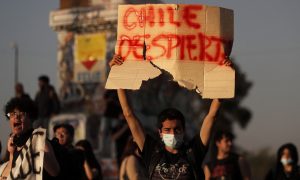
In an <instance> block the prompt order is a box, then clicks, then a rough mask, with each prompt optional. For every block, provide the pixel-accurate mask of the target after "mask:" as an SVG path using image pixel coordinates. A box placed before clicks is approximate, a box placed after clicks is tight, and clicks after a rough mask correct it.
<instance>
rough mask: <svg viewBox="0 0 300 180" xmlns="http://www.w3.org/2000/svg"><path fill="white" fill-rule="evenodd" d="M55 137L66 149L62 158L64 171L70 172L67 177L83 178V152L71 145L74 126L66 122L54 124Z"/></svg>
mask: <svg viewBox="0 0 300 180" xmlns="http://www.w3.org/2000/svg"><path fill="white" fill-rule="evenodd" d="M53 132H54V136H55V138H57V139H58V143H59V144H60V145H61V146H62V147H63V148H64V149H63V150H61V151H64V150H66V151H67V152H66V153H65V157H63V158H64V167H63V168H64V169H65V171H66V172H71V173H72V174H69V178H71V177H72V178H71V179H83V178H84V173H85V172H84V168H83V167H84V154H83V152H82V151H81V150H78V149H76V148H75V147H74V146H73V140H74V127H73V126H72V125H70V124H67V123H62V124H56V125H55V126H54V127H53ZM71 175H72V176H71Z"/></svg>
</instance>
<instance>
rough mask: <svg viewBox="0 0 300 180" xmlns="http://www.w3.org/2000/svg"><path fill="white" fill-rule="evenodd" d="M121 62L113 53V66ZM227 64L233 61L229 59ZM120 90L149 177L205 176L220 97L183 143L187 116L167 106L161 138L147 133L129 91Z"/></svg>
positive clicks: (161, 116) (160, 126) (159, 126)
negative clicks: (208, 146) (209, 145)
mask: <svg viewBox="0 0 300 180" xmlns="http://www.w3.org/2000/svg"><path fill="white" fill-rule="evenodd" d="M122 64H123V59H122V57H121V56H119V55H114V57H113V59H112V61H110V63H109V65H110V67H112V66H114V65H122ZM224 64H225V65H230V64H231V63H230V62H229V61H226V62H225V63H224ZM117 92H118V97H119V101H120V104H121V107H122V110H123V114H124V117H125V119H126V121H127V123H128V126H129V128H130V130H131V133H132V135H133V138H134V140H135V142H136V143H137V145H138V147H139V149H140V150H141V151H142V154H141V155H142V158H143V160H144V162H145V166H146V168H147V170H148V176H149V179H204V173H203V170H202V168H201V164H202V162H203V159H204V156H205V154H206V151H207V145H208V140H209V137H210V133H211V129H212V126H213V124H214V121H215V119H216V115H217V112H218V110H219V107H220V105H221V103H220V101H219V100H218V99H213V100H212V101H211V105H210V109H209V112H208V113H207V115H206V116H205V118H204V120H203V124H202V126H201V129H200V132H199V133H197V135H195V137H194V138H193V139H192V140H191V141H189V142H188V143H187V144H184V136H185V118H184V116H183V114H182V113H181V112H180V111H178V110H177V109H174V108H168V109H165V110H163V111H162V112H161V113H160V114H159V115H158V121H157V129H158V134H159V137H160V138H161V139H155V138H153V137H151V136H149V135H146V134H145V132H144V129H143V127H142V125H141V122H140V120H139V119H138V118H137V117H136V116H135V114H134V112H133V110H132V108H131V105H130V103H129V102H128V98H127V95H126V91H125V90H122V89H118V91H117ZM161 142H163V143H161Z"/></svg>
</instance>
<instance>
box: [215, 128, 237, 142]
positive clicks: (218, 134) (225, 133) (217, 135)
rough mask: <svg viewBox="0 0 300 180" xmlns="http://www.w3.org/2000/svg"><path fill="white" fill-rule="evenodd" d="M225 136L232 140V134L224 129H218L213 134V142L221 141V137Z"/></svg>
mask: <svg viewBox="0 0 300 180" xmlns="http://www.w3.org/2000/svg"><path fill="white" fill-rule="evenodd" d="M224 137H225V138H227V139H229V140H233V139H234V135H233V134H232V133H231V132H229V131H226V130H218V131H217V132H216V133H215V135H214V142H215V143H216V142H219V141H221V140H222V139H223V138H224Z"/></svg>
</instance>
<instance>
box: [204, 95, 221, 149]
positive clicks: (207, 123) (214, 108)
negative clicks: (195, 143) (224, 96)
mask: <svg viewBox="0 0 300 180" xmlns="http://www.w3.org/2000/svg"><path fill="white" fill-rule="evenodd" d="M220 105H221V103H220V101H219V99H213V100H212V102H211V104H210V108H209V111H208V113H207V115H206V116H205V118H204V120H203V124H202V126H201V130H200V138H201V140H202V142H203V144H204V145H205V146H207V144H208V140H209V137H210V134H211V129H212V127H213V124H214V122H215V119H216V115H217V112H218V110H219V107H220Z"/></svg>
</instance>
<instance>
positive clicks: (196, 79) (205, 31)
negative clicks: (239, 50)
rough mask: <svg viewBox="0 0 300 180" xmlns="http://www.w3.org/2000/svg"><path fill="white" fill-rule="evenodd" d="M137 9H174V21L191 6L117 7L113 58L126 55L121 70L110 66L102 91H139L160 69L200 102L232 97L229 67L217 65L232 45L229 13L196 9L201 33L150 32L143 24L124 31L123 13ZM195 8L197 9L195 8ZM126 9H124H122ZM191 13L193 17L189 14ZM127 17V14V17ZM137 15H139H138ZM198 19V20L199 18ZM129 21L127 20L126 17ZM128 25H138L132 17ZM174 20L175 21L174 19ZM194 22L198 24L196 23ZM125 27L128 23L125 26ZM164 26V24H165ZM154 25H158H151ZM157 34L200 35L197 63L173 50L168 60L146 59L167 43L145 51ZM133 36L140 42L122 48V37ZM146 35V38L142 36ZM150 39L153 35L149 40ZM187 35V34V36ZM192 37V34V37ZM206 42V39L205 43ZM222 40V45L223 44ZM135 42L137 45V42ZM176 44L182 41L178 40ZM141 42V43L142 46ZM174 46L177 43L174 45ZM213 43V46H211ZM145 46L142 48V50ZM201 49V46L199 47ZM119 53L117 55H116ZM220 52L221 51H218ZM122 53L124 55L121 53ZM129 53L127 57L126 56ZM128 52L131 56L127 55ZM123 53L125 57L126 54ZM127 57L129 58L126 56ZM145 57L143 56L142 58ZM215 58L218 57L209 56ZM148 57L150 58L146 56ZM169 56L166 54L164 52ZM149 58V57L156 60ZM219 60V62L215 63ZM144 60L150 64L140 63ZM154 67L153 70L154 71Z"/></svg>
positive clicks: (231, 78) (129, 43)
mask: <svg viewBox="0 0 300 180" xmlns="http://www.w3.org/2000/svg"><path fill="white" fill-rule="evenodd" d="M137 6H139V7H138V8H137V9H140V8H141V7H154V9H153V11H155V8H167V6H171V7H175V6H176V8H174V11H176V10H177V12H178V13H177V14H176V16H175V17H176V18H178V19H180V17H179V16H178V15H180V13H182V12H179V11H180V10H182V9H184V8H186V7H189V6H191V5H180V4H178V5H177V4H176V5H175V4H163V5H159V6H158V5H157V4H156V5H151V4H146V5H120V6H119V12H118V13H119V15H118V17H119V22H118V37H117V39H118V41H117V44H116V48H115V51H116V53H117V54H120V55H121V56H122V55H124V54H125V55H126V57H124V56H122V57H124V58H125V61H124V63H123V65H122V66H114V67H113V68H112V69H111V71H110V73H109V76H108V79H107V82H106V87H105V88H107V89H118V88H122V89H133V90H137V89H139V88H140V87H141V85H142V83H143V81H147V80H149V79H153V78H156V77H158V76H159V75H160V74H161V73H162V72H161V70H159V69H163V70H165V71H167V72H169V73H170V74H171V75H172V76H173V81H176V82H177V83H178V84H179V85H180V86H182V87H185V88H187V89H189V90H197V92H198V93H199V94H200V95H201V96H202V97H203V98H232V97H234V89H235V88H234V86H235V84H234V81H235V72H234V70H233V69H231V68H230V67H226V66H220V64H219V62H220V61H221V60H224V57H225V56H222V52H223V53H224V54H226V55H227V56H229V54H230V52H231V49H232V42H233V11H232V10H228V9H224V8H219V7H213V6H206V5H200V6H201V7H203V10H205V12H204V13H203V11H202V12H199V14H200V15H199V17H196V19H198V20H199V22H201V28H202V29H201V30H199V31H198V30H195V29H192V28H190V30H188V29H187V28H186V27H185V28H183V29H180V27H176V31H175V30H172V28H170V26H169V25H168V26H166V29H164V27H161V28H159V31H158V30H155V29H151V27H149V25H148V26H147V24H148V23H147V22H145V26H144V27H143V28H140V27H138V26H137V27H138V28H137V29H134V28H133V29H130V30H129V29H128V27H127V29H126V28H125V27H124V24H125V23H124V22H125V21H123V20H124V14H125V13H124V12H127V13H128V12H129V11H128V9H130V8H132V9H134V8H135V7H137ZM197 6H199V5H197ZM126 8H127V9H126ZM156 10H157V9H156ZM193 13H195V12H194V11H193ZM136 14H137V13H136ZM127 15H128V14H127ZM140 15H141V14H140ZM200 16H201V17H200ZM128 17H129V16H128ZM130 18H131V19H130V23H139V22H138V19H136V21H134V16H130ZM164 18H165V17H164ZM175 20H176V19H175ZM194 20H195V19H191V20H190V21H189V20H186V21H187V22H191V23H192V22H193V21H194ZM197 22H198V21H197ZM127 23H128V22H127ZM165 23H167V22H165ZM154 25H158V24H154ZM160 31H162V32H164V33H168V32H170V33H172V34H174V32H176V33H177V34H178V35H182V37H184V36H185V34H184V33H194V34H195V33H198V32H200V33H201V35H203V39H202V40H203V41H204V42H199V43H198V44H196V45H195V46H197V48H196V50H195V51H194V54H200V53H202V56H201V58H200V59H199V60H198V61H194V60H192V59H191V58H192V56H191V49H188V48H184V49H182V47H185V46H180V47H175V48H174V49H173V50H174V51H173V52H172V53H173V54H172V56H164V57H160V58H157V59H151V58H149V57H150V56H151V55H152V56H153V54H155V55H156V56H157V55H159V54H162V52H164V51H162V49H163V48H161V46H163V45H166V43H168V41H167V40H165V39H164V40H160V41H157V42H156V43H157V44H158V43H160V44H159V46H157V47H156V49H155V48H153V46H152V49H150V48H149V47H148V45H149V44H151V42H152V41H153V39H155V37H156V36H157V35H159V33H160ZM131 33H132V34H133V35H132V36H133V37H139V38H140V39H134V40H135V42H138V41H139V42H138V43H137V44H131V43H132V42H133V40H132V41H128V42H126V43H127V44H126V43H125V45H124V44H122V37H123V38H124V37H126V38H127V37H129V38H130V34H131ZM145 33H149V34H145ZM151 35H154V37H152V36H151ZM187 35H189V34H187ZM192 35H193V34H192ZM209 38H210V39H209ZM216 39H217V40H218V41H217V42H214V41H215V40H216ZM223 39H225V40H226V41H224V42H223ZM137 40H138V41H137ZM178 41H179V40H178ZM180 41H183V40H181V39H180ZM143 42H144V43H143ZM175 43H177V42H175ZM201 43H204V46H205V47H207V46H212V48H207V49H205V51H204V50H203V48H202V49H200V48H201V47H200V45H201ZM214 43H215V44H214ZM145 44H146V47H147V48H145V47H144V46H145ZM202 46H203V44H202ZM120 49H121V51H120ZM221 50H222V51H221ZM124 52H125V53H124ZM128 52H129V53H128ZM131 52H132V53H131ZM126 53H127V54H126ZM130 53H131V54H130ZM145 53H146V54H145ZM180 53H185V55H186V54H188V55H189V57H186V56H184V57H183V59H184V60H179V59H180V58H179V57H180V56H182V54H180ZM217 53H219V54H218V56H211V55H215V54H217ZM149 54H150V55H149ZM168 54H169V55H170V52H168ZM156 56H153V57H156ZM216 57H217V58H219V59H216ZM214 58H215V59H216V60H217V62H215V63H213V62H210V61H214ZM143 59H148V60H151V62H150V61H148V60H143ZM155 66H156V67H155Z"/></svg>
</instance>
